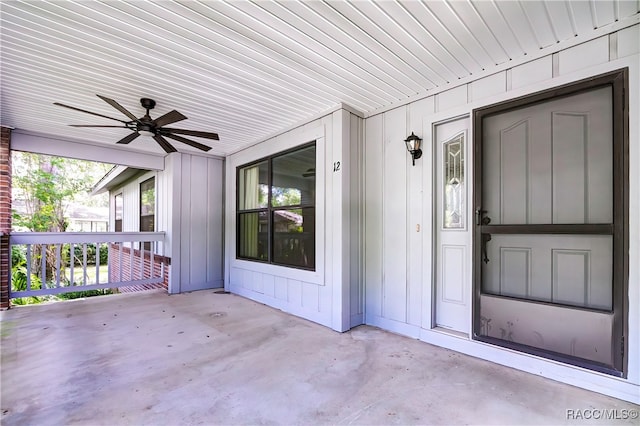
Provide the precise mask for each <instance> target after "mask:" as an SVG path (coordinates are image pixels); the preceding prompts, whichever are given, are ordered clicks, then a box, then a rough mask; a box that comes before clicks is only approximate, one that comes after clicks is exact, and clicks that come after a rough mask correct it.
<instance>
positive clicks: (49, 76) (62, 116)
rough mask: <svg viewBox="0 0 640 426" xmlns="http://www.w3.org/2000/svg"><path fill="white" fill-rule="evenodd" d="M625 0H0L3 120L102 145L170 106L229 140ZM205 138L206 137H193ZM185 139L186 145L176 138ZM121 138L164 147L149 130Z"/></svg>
mask: <svg viewBox="0 0 640 426" xmlns="http://www.w3.org/2000/svg"><path fill="white" fill-rule="evenodd" d="M638 4H639V3H638V2H637V1H635V0H631V1H621V0H613V1H605V0H599V1H499V0H498V1H496V0H493V1H451V0H449V1H447V0H443V1H427V2H421V1H380V2H373V1H371V2H369V1H358V2H353V1H328V2H327V1H287V2H283V1H255V2H250V1H229V2H226V1H191V0H189V1H175V2H173V1H172V2H170V1H162V2H157V1H119V2H118V1H105V2H98V1H93V0H88V1H12V0H9V1H7V0H3V1H2V3H1V8H2V9H1V12H2V15H1V58H0V59H1V72H2V78H1V104H0V107H1V124H2V125H5V126H11V127H14V128H16V129H19V130H20V131H26V132H34V133H39V134H45V135H51V136H55V137H59V138H60V137H62V138H65V137H67V138H73V139H81V140H87V141H92V142H99V143H105V144H112V143H114V142H115V141H117V140H119V139H121V138H122V137H124V136H126V135H127V134H128V133H129V131H128V130H126V129H78V128H72V127H68V126H67V125H68V124H105V125H108V124H114V123H115V122H111V121H109V120H105V119H102V118H99V117H95V116H91V115H88V114H83V113H81V112H76V111H72V110H68V109H65V108H61V107H58V106H54V105H53V103H54V102H61V103H64V104H67V105H73V106H76V107H78V108H82V109H86V110H90V111H94V112H97V113H100V114H105V115H108V116H112V117H116V118H125V117H124V116H122V115H120V113H119V112H118V111H116V110H114V109H113V108H112V107H111V106H109V105H108V104H106V103H105V102H103V101H102V100H100V99H99V98H98V97H96V96H95V95H96V94H100V95H103V96H106V97H108V98H112V99H115V100H116V101H118V102H119V103H120V104H121V105H123V106H125V107H126V108H127V109H129V110H130V111H131V112H133V113H134V115H136V116H138V117H140V116H142V115H143V113H144V110H143V109H142V107H141V106H140V103H139V99H140V98H142V97H148V98H153V99H155V100H156V102H157V106H156V108H155V110H153V111H152V113H151V116H152V117H157V116H160V115H162V114H164V113H166V112H168V111H170V110H172V109H177V110H178V111H180V112H181V113H183V114H184V115H186V116H187V117H188V120H185V121H183V122H181V123H180V125H179V126H178V125H175V126H174V127H181V128H188V129H193V130H202V131H208V132H217V133H219V134H220V141H215V142H213V143H212V146H213V149H212V151H210V153H212V154H216V155H221V156H224V155H227V154H229V153H232V152H235V151H237V150H239V149H241V148H242V147H244V146H247V145H249V144H252V143H254V142H256V141H259V140H261V139H263V138H265V137H267V136H268V135H271V134H273V133H275V132H277V131H279V130H281V129H283V128H286V127H288V126H291V125H292V124H294V123H297V122H300V121H301V120H304V119H306V118H309V117H311V116H314V115H316V114H318V113H321V112H322V111H325V110H327V109H330V108H332V107H334V106H335V105H336V104H338V103H340V102H344V103H346V104H349V105H351V106H353V107H354V108H356V109H358V110H360V111H362V112H363V113H364V114H365V115H367V114H372V113H375V112H376V111H379V110H380V109H383V108H387V107H389V106H390V105H394V104H399V103H402V102H403V101H406V100H407V99H412V98H416V97H419V96H421V95H428V94H429V93H433V92H435V91H438V90H442V88H446V87H453V86H455V85H456V84H458V83H460V82H461V80H462V81H465V80H469V79H471V78H475V77H477V76H480V75H486V74H491V73H492V71H493V72H495V71H496V70H498V69H501V68H500V67H502V69H504V66H505V64H508V63H510V62H513V63H515V62H518V61H519V62H522V61H523V60H524V59H525V58H527V57H536V55H538V54H539V52H540V51H541V50H544V49H549V48H552V47H553V46H555V45H561V44H562V43H563V42H564V43H566V42H568V41H570V40H572V39H574V40H575V39H576V38H584V39H588V38H589V37H590V34H595V32H597V31H598V29H601V28H602V27H607V26H610V25H613V24H614V23H616V22H618V21H623V20H625V18H626V19H629V18H630V17H633V16H634V15H636V14H637V13H638ZM200 141H201V142H208V141H204V140H200ZM176 147H177V148H178V149H179V150H181V151H183V152H190V151H191V150H192V149H191V148H190V147H188V146H185V145H182V144H180V143H176ZM131 148H132V149H137V150H143V151H148V152H162V151H161V150H160V148H159V147H158V146H157V145H156V144H155V143H154V142H153V140H151V139H150V138H146V137H145V138H139V139H137V140H135V141H134V142H132V143H131Z"/></svg>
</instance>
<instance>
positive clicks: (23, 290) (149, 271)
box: [9, 232, 165, 298]
mask: <svg viewBox="0 0 640 426" xmlns="http://www.w3.org/2000/svg"><path fill="white" fill-rule="evenodd" d="M164 237H165V234H164V232H61V233H53V232H24V233H12V234H11V236H10V244H11V247H12V253H13V247H14V246H23V247H24V249H22V250H23V254H24V257H22V256H19V258H20V260H19V261H20V262H22V264H20V265H14V264H13V263H14V260H13V259H12V265H11V270H12V271H14V268H15V267H17V268H23V269H22V270H21V272H22V273H21V274H19V276H20V277H21V280H23V281H24V282H21V283H19V284H20V285H19V286H18V287H20V288H19V289H18V288H14V287H16V286H15V285H14V284H18V283H14V282H12V283H10V285H9V297H10V298H17V297H30V296H43V295H48V294H60V293H70V292H77V291H87V290H98V289H105V288H117V287H124V286H132V285H140V284H158V283H162V282H163V281H164V277H165V263H164V260H163V261H162V262H160V264H159V265H157V263H158V262H157V261H156V260H158V259H165V258H164V256H163V253H157V251H158V248H162V247H164V244H158V242H163V241H164ZM93 247H95V260H94V262H95V263H93V262H90V257H94V256H93V254H91V256H90V253H89V252H90V251H92V248H93ZM77 248H79V250H77ZM149 248H150V249H149ZM104 250H107V259H108V260H107V262H106V269H107V270H106V274H105V270H104V266H105V265H104V264H102V265H101V262H100V254H101V251H104ZM78 252H79V254H78ZM67 253H68V254H67ZM12 258H13V256H12ZM101 267H102V268H101ZM101 269H102V273H101ZM78 270H81V271H82V272H81V274H78V272H77V271H78ZM11 275H12V278H11V280H12V281H13V279H14V278H13V276H14V275H16V274H14V273H12V274H11ZM77 275H79V277H78V276H77ZM105 275H106V276H105ZM16 276H18V275H16Z"/></svg>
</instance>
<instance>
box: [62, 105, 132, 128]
mask: <svg viewBox="0 0 640 426" xmlns="http://www.w3.org/2000/svg"><path fill="white" fill-rule="evenodd" d="M53 104H54V105H58V106H61V107H65V108H69V109H72V110H75V111H80V112H86V113H87V114H91V115H97V116H98V117H102V118H108V119H109V120H115V121H119V122H121V123H126V121H124V120H120V119H118V118H113V117H109V116H106V115H102V114H98V113H97V112H91V111H86V110H84V109H80V108H76V107H72V106H69V105H65V104H61V103H60V102H54V103H53Z"/></svg>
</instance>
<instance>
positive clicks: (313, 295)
mask: <svg viewBox="0 0 640 426" xmlns="http://www.w3.org/2000/svg"><path fill="white" fill-rule="evenodd" d="M318 293H319V286H318V285H316V284H312V283H304V282H303V283H302V307H303V308H305V310H310V311H312V312H318V311H319V310H320V303H319V295H318Z"/></svg>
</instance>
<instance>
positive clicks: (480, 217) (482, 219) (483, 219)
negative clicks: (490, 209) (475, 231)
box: [476, 209, 491, 226]
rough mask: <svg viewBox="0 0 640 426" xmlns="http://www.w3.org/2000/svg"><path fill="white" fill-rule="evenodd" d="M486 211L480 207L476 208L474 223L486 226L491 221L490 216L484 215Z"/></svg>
mask: <svg viewBox="0 0 640 426" xmlns="http://www.w3.org/2000/svg"><path fill="white" fill-rule="evenodd" d="M486 213H487V211H486V210H482V209H478V210H476V225H478V226H480V225H485V226H486V225H488V224H490V223H491V218H490V217H488V216H485V214H486Z"/></svg>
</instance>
